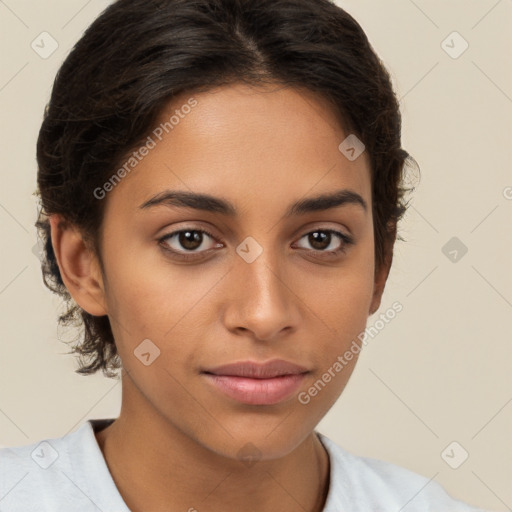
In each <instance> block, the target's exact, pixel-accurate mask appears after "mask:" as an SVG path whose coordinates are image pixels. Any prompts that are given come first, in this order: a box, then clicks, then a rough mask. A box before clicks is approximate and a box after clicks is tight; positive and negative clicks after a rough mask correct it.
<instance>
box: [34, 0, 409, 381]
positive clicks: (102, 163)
mask: <svg viewBox="0 0 512 512" xmlns="http://www.w3.org/2000/svg"><path fill="white" fill-rule="evenodd" d="M237 82H238V83H245V84H250V85H261V84H264V83H272V84H282V85H284V86H293V87H297V88H306V89H307V90H310V91H313V92H314V93H316V94H318V95H319V96H321V97H323V98H325V99H326V100H328V101H329V104H331V105H332V108H333V111H334V112H336V114H337V116H338V118H339V122H340V126H342V127H343V129H344V131H345V133H347V134H348V133H351V134H355V135H356V136H357V137H358V138H359V139H360V140H361V141H363V142H364V144H365V146H366V150H367V152H368V155H369V157H370V161H371V179H372V198H373V199H372V210H373V217H374V238H375V266H376V269H379V268H380V267H381V265H383V264H384V263H386V261H385V258H386V254H387V251H386V249H387V248H388V247H389V244H393V243H394V241H395V237H396V225H397V222H398V220H399V219H400V218H401V217H402V216H403V214H404V213H405V211H406V209H407V206H408V204H407V203H406V202H405V201H404V197H405V193H406V192H407V191H409V190H412V189H413V188H414V187H412V188H406V187H405V186H404V185H405V178H406V176H405V167H406V165H405V164H406V163H408V162H406V161H411V162H413V163H415V160H414V159H413V158H412V157H410V155H409V154H408V153H407V152H406V151H405V150H403V149H402V148H401V115H400V110H399V104H398V101H397V98H396V96H395V93H394V91H393V87H392V84H391V80H390V75H389V73H388V72H387V70H386V68H385V67H384V65H383V64H382V62H381V60H380V59H379V58H378V56H377V55H376V53H375V52H374V50H373V48H372V46H371V45H370V43H369V41H368V39H367V37H366V35H365V33H364V31H363V29H362V28H361V27H360V25H359V24H358V23H357V22H356V21H355V20H354V19H353V18H352V17H351V16H350V15H349V14H348V13H346V12H345V11H344V10H343V9H341V8H340V7H338V6H337V5H336V4H334V3H333V2H331V1H329V0H158V1H151V0H149V1H148V0H118V1H117V2H115V3H113V4H112V5H110V6H109V7H108V8H107V9H106V10H105V11H104V12H103V13H102V14H101V15H100V16H99V17H98V18H97V19H96V20H95V21H94V22H93V23H92V25H91V26H90V27H89V28H88V29H87V30H86V32H85V33H84V35H83V36H82V38H81V39H80V40H79V41H78V42H77V43H76V45H75V46H74V48H73V49H72V51H71V52H70V54H69V55H68V57H67V58H66V60H65V61H64V63H63V64H62V66H61V68H60V69H59V71H58V73H57V76H56V78H55V82H54V85H53V89H52V93H51V98H50V102H49V104H48V105H47V106H46V109H45V113H44V120H43V123H42V125H41V129H40V132H39V137H38V140H37V164H38V174H37V185H38V190H37V191H36V195H38V196H39V198H40V203H41V205H40V210H39V217H38V219H37V222H36V227H37V229H38V234H39V237H40V238H41V240H42V242H43V246H44V251H43V253H44V254H43V261H42V272H43V278H44V282H45V284H46V286H47V287H48V288H50V289H51V290H52V291H53V292H55V293H57V294H59V295H60V296H61V297H63V298H64V299H65V306H66V311H65V313H63V314H62V315H61V316H60V317H59V322H60V323H61V324H62V325H76V326H79V327H81V329H80V334H79V338H80V339H78V340H75V345H74V346H73V349H72V352H73V353H76V354H78V355H79V357H78V359H79V364H80V366H79V369H77V370H76V372H77V373H79V374H92V373H95V372H96V371H98V370H100V369H101V370H102V371H103V373H104V375H106V376H108V377H114V376H117V374H118V372H116V371H115V370H117V369H119V368H120V367H121V361H120V358H119V355H118V353H117V350H116V346H115V342H114V337H113V334H112V330H111V327H110V323H109V318H108V316H102V317H97V316H92V315H90V314H89V313H87V312H86V311H84V310H83V309H82V308H80V307H79V306H78V305H77V304H76V303H75V302H74V301H73V299H72V298H71V296H70V294H69V292H68V291H67V289H66V287H65V285H64V283H63V281H62V277H61V275H60V272H59V267H58V265H57V261H56V258H55V254H54V251H53V247H52V243H51V236H50V225H49V220H48V217H49V216H50V215H52V214H60V215H61V216H62V217H63V218H64V219H65V221H66V222H69V223H71V224H73V225H74V226H76V227H77V228H79V229H80V231H81V232H82V234H83V236H84V238H85V240H87V241H89V242H90V244H91V247H92V248H93V250H94V251H95V253H96V254H97V256H98V258H99V261H100V264H101V252H100V247H99V244H98V236H97V235H98V233H99V228H100V226H101V222H102V218H103V209H104V207H105V201H101V200H98V199H97V197H96V196H95V194H94V193H93V191H94V190H95V189H97V188H98V187H101V185H102V184H104V183H105V182H106V181H107V180H108V179H109V178H110V177H111V176H112V174H113V170H115V169H117V168H118V167H119V165H121V163H122V162H123V161H125V159H126V156H127V155H129V154H130V152H131V151H133V150H134V148H136V147H138V146H139V145H140V144H141V141H142V140H144V139H145V138H146V137H147V135H148V133H150V132H151V130H152V129H153V128H154V124H155V122H156V120H157V119H158V117H159V114H160V113H161V111H162V110H163V108H164V107H165V106H166V105H167V104H168V102H169V101H170V100H172V99H173V97H175V96H176V95H178V94H180V93H182V92H188V93H199V92H203V91H207V90H210V89H213V88H215V87H218V86H222V85H229V84H234V83H237ZM416 166H417V164H416ZM398 238H399V239H400V240H403V238H401V237H400V236H398Z"/></svg>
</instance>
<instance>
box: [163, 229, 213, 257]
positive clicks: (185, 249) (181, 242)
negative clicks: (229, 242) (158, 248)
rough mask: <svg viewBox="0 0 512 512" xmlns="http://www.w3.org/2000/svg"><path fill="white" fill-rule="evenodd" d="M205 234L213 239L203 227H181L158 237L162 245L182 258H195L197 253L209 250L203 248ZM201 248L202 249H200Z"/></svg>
mask: <svg viewBox="0 0 512 512" xmlns="http://www.w3.org/2000/svg"><path fill="white" fill-rule="evenodd" d="M205 235H206V237H208V238H211V239H215V238H214V236H213V235H212V234H211V233H210V232H208V231H206V230H204V229H181V230H180V231H174V232H173V233H169V234H168V235H165V236H164V237H162V238H160V240H159V242H160V244H161V245H162V247H163V248H164V249H165V250H167V251H170V252H172V253H174V254H175V255H176V256H177V257H179V258H183V259H191V258H196V257H197V255H198V254H202V253H207V252H209V251H210V250H211V248H210V249H208V248H205V245H208V244H205V243H204V242H205V238H206V237H205ZM213 247H222V244H219V243H217V244H213ZM201 248H202V250H200V249H201Z"/></svg>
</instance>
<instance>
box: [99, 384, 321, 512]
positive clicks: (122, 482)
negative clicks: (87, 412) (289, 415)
mask: <svg viewBox="0 0 512 512" xmlns="http://www.w3.org/2000/svg"><path fill="white" fill-rule="evenodd" d="M123 384H124V382H123ZM123 391H124V386H123ZM125 397H126V395H125V394H124V393H123V404H122V407H121V414H120V416H119V418H118V419H116V421H115V422H114V423H113V424H112V425H110V426H109V427H107V428H105V429H104V430H102V431H100V432H98V433H96V439H97V441H98V444H99V446H100V449H101V451H102V453H103V455H104V457H105V461H106V463H107V466H108V468H109V470H110V473H111V474H112V477H113V479H114V482H115V483H116V486H117V488H118V490H119V492H120V494H121V496H122V497H123V500H124V501H125V503H126V505H127V506H128V508H129V509H130V510H131V511H132V512H143V511H146V510H151V511H154V512H160V511H161V512H164V511H165V512H168V511H169V510H183V511H190V512H194V511H197V512H209V511H212V512H213V511H218V510H222V511H223V512H232V511H233V512H234V511H237V512H238V511H239V510H258V511H260V512H271V511H275V510H279V511H280V512H297V510H301V511H304V512H321V511H322V510H323V508H324V505H325V500H326V497H327V493H328V488H329V473H330V465H329V457H328V454H327V452H326V451H325V448H324V447H323V445H322V443H321V442H320V440H319V438H318V436H317V435H316V434H315V433H314V432H311V433H310V434H309V435H308V436H307V437H306V438H305V439H304V440H303V441H302V442H301V443H300V444H299V445H298V446H297V447H296V448H295V449H294V450H292V451H291V452H290V453H288V454H287V455H285V456H283V457H280V458H277V459H271V460H259V461H257V462H255V463H253V464H251V463H247V464H243V463H241V461H240V460H238V459H233V458H229V457H225V456H224V455H222V454H219V453H216V452H214V451H212V450H211V449H210V448H209V447H206V446H204V445H203V444H201V443H200V442H198V441H197V440H196V439H193V438H192V437H189V436H187V435H186V433H184V432H183V431H181V430H179V429H178V428H176V426H175V425H173V424H172V423H170V422H169V421H168V420H166V419H165V418H164V417H162V416H161V415H160V414H159V413H158V412H157V411H155V410H154V409H153V408H151V407H150V406H149V405H148V404H147V402H144V403H142V402H140V403H131V402H130V401H129V400H127V399H125ZM144 404H145V405H144ZM141 408H142V409H141Z"/></svg>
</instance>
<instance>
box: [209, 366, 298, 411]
mask: <svg viewBox="0 0 512 512" xmlns="http://www.w3.org/2000/svg"><path fill="white" fill-rule="evenodd" d="M203 375H205V376H206V377H207V379H208V381H209V382H210V383H212V384H213V385H214V386H215V387H216V388H217V389H219V390H220V391H222V392H223V393H224V394H225V395H227V396H229V397H230V398H233V399H234V400H237V401H238V402H242V403H244V404H251V405H273V404H277V403H279V402H282V401H283V400H286V399H287V398H289V397H290V396H291V395H293V394H294V393H295V392H296V391H297V390H298V389H299V387H300V385H301V384H302V381H303V380H304V377H305V376H306V374H305V373H300V374H295V375H283V376H280V377H274V378H272V379H250V378H247V377H235V376H231V375H212V374H209V373H204V374H203Z"/></svg>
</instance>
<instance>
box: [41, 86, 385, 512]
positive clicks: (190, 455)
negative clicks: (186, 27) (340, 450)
mask: <svg viewBox="0 0 512 512" xmlns="http://www.w3.org/2000/svg"><path fill="white" fill-rule="evenodd" d="M190 96H191V95H182V96H181V97H179V98H175V100H174V101H173V102H172V105H171V104H169V105H167V107H166V108H165V111H164V112H162V116H161V119H162V120H166V119H169V117H170V116H171V115H172V114H173V112H174V110H175V109H176V108H179V107H180V106H181V105H183V104H185V103H186V101H187V100H188V99H189V98H190ZM194 98H195V99H196V100H197V101H198V105H197V106H196V107H195V108H194V109H192V111H191V113H190V114H188V115H187V116H185V117H184V119H181V120H180V122H179V124H178V125H176V126H175V128H174V129H173V130H172V131H171V132H169V134H167V135H166V136H165V138H164V139H163V140H162V141H161V142H159V143H158V144H157V146H156V147H155V148H154V149H152V150H151V151H150V152H149V154H148V156H146V157H145V158H144V159H143V160H142V161H141V162H140V163H139V164H138V166H137V167H136V168H135V169H134V170H133V171H132V172H131V173H130V174H129V175H127V176H126V177H125V178H124V179H123V180H122V181H121V183H119V184H118V185H117V186H116V187H115V188H114V189H113V190H112V191H111V192H109V193H108V194H107V197H106V198H105V199H104V201H107V203H106V210H105V216H104V222H103V224H102V231H101V254H102V259H103V262H104V268H103V272H102V271H101V267H100V265H99V262H98V259H97V258H96V256H95V255H94V252H93V251H92V250H91V249H90V248H89V247H88V245H87V244H86V243H84V241H83V239H82V237H81V235H80V232H79V230H78V229H76V228H75V227H73V226H71V225H66V224H65V223H64V222H61V221H62V219H61V218H60V217H58V216H52V217H51V226H52V243H53V246H54V249H55V252H56V255H57V259H58V263H59V267H60V270H61V274H62V277H63V279H64V282H65V284H66V286H67V288H68V290H69V291H70V293H71V294H72V296H73V298H74V299H75V300H76V302H77V303H78V304H79V305H80V306H81V307H82V308H83V309H85V310H86V311H88V312H89V313H91V314H93V315H108V316H109V318H110V321H111V324H112V329H113V332H114V336H115V340H116V345H117V348H118V351H119V353H120V356H121V358H122V361H123V367H124V369H123V372H122V406H121V413H120V416H119V418H118V419H117V420H116V421H115V422H114V423H113V425H111V426H110V427H108V428H106V429H105V430H103V431H101V432H99V433H97V434H96V437H97V440H98V443H99V446H100V448H101V450H102V452H103V454H104V457H105V460H106V462H107V465H108V467H109V469H110V471H111V473H112V476H113V478H114V480H115V483H116V485H117V487H118V489H119V492H120V493H121V495H122V497H123V499H124V500H125V502H126V503H127V505H128V507H129V508H130V509H131V510H132V511H134V512H142V511H143V510H151V511H154V512H159V511H162V512H163V511H164V510H165V511H166V512H167V511H169V510H183V511H187V510H191V511H192V510H194V509H196V510H197V511H199V512H207V511H218V510H223V512H230V511H235V510H236V511H239V510H258V511H261V512H267V511H268V512H270V511H275V510H280V511H281V512H296V511H297V510H304V511H308V512H320V511H321V510H322V508H323V506H324V504H325V499H326V496H327V492H328V487H329V471H330V464H329V457H328V455H327V453H326V451H325V449H324V448H323V446H322V444H321V442H320V441H319V439H318V437H317V436H316V434H315V432H314V429H315V427H316V425H317V424H318V422H319V421H320V420H321V419H322V417H323V416H324V415H325V414H326V413H327V411H328V410H329V409H330V408H331V406H332V405H333V404H334V402H335V401H336V400H337V398H338V397H339V395H340V394H341V392H342V391H343V389H344V387H345V385H346V383H347V381H348V379H349V377H350V375H351V373H352V371H353V368H354V365H355V363H356V360H357V356H354V358H353V359H352V361H350V362H349V363H348V365H347V366H346V367H344V368H343V370H342V371H341V372H339V373H337V374H336V377H335V378H333V379H332V380H331V382H329V383H328V384H327V385H326V386H325V388H324V389H323V390H322V391H321V392H319V393H318V395H317V396H315V397H314V398H312V399H311V401H310V402H309V403H308V404H307V405H304V404H301V403H300V402H299V400H298V399H297V394H294V395H293V396H292V397H291V398H289V399H287V400H285V401H283V402H281V403H278V404H275V405H247V404H242V403H240V402H237V401H235V400H233V399H231V398H228V397H226V396H225V395H224V394H222V393H220V392H219V391H218V390H217V389H216V388H214V387H213V386H211V385H210V384H209V382H207V381H206V379H205V377H204V375H202V374H201V373H200V372H201V370H202V369H204V368H211V367H213V366H218V365H221V364H226V363H231V362H236V361H246V360H252V361H258V362H265V361H269V360H271V359H274V358H281V359H285V360H288V361H291V362H294V363H296V364H299V365H302V366H305V367H306V368H307V369H309V370H310V373H309V374H308V375H307V376H306V378H305V380H304V382H303V384H302V385H301V388H300V390H299V391H307V390H308V388H310V387H311V386H312V385H313V384H314V383H315V382H316V381H317V380H318V379H320V378H321V376H322V374H323V373H324V372H325V371H327V369H328V368H329V367H332V365H333V364H334V362H335V361H336V359H337V357H338V356H340V355H343V353H344V352H345V351H346V350H347V349H348V348H349V347H350V345H351V343H352V341H353V340H356V339H357V335H358V334H359V333H361V332H362V331H364V329H365V326H366V322H367V319H368V316H369V315H370V314H372V313H374V312H375V311H376V310H377V309H378V307H379V305H380V301H381V296H382V293H383V291H384V285H385V282H386V279H387V276H388V272H389V268H390V265H391V260H392V244H391V247H390V248H389V254H388V260H387V264H386V265H385V266H383V267H382V268H381V269H378V272H375V266H374V265H375V262H374V238H373V218H372V209H371V206H370V205H371V201H372V197H371V181H370V167H369V159H368V155H367V154H366V153H363V155H361V156H360V157H359V158H357V159H356V160H355V161H349V160H348V159H347V158H345V157H344V155H343V154H342V153H341V152H340V151H339V149H338V146H339V144H340V143H341V142H342V141H343V140H344V139H345V138H346V137H347V135H348V134H347V133H344V131H343V130H342V128H341V126H340V123H339V122H338V120H337V119H336V117H335V115H334V113H333V111H332V108H331V107H330V106H329V105H328V104H327V103H326V102H325V101H324V100H323V99H322V98H319V97H317V96H315V95H314V94H313V93H311V92H307V91H302V90H299V89H295V88H284V87H282V86H281V87H275V86H274V87H266V88H254V87H248V86H245V85H241V84H235V85H230V86H223V87H220V88H217V89H215V90H213V91H210V92H203V93H200V94H195V95H194ZM166 189H172V190H184V191H194V192H202V193H207V194H211V195H214V196H217V197H222V198H224V199H226V200H229V201H230V202H232V203H233V205H234V206H235V208H236V210H237V215H236V216H235V217H233V218H230V217H227V216H223V215H220V214H218V213H211V212H203V211H199V210H194V209H191V208H179V207H176V206H173V207H169V206H165V205H160V206H157V207H154V208H149V209H141V208H139V206H140V205H141V204H143V203H144V202H145V201H147V200H148V199H150V198H152V197H153V196H155V195H156V194H158V193H161V192H163V191H165V190H166ZM340 189H350V190H352V191H354V192H356V193H358V194H359V195H360V196H361V197H362V198H364V200H365V201H366V203H367V204H368V206H369V208H368V210H367V211H365V210H364V209H363V208H362V207H360V206H358V205H356V204H346V205H343V206H341V207H337V208H333V209H329V210H325V211H317V212H312V213H307V214H305V215H301V216H295V217H291V218H284V212H285V211H286V210H287V208H288V206H289V205H291V204H292V203H293V202H295V201H297V200H299V199H303V198H305V197H312V196H316V195H319V194H322V193H332V192H333V191H336V190H340ZM184 228H188V229H194V230H197V229H207V230H208V231H211V232H212V234H213V235H214V237H215V238H210V237H209V236H208V235H203V242H202V243H201V244H199V243H197V245H196V247H198V249H195V253H196V255H198V259H196V260H195V261H194V260H193V261H189V262H183V261H182V260H179V259H177V258H176V257H173V256H171V253H169V252H168V251H166V250H165V249H164V248H163V244H165V243H167V247H171V248H173V249H174V250H176V251H178V252H181V253H185V252H187V246H183V245H180V243H179V239H178V237H177V236H176V237H174V239H173V240H172V241H171V240H167V242H160V241H159V240H160V239H161V237H162V236H164V235H166V234H170V233H172V232H176V231H178V230H180V229H184ZM325 229H334V230H337V231H339V232H342V233H344V234H347V235H350V236H352V237H353V239H354V241H355V243H354V244H353V245H347V246H346V251H345V252H344V253H342V254H340V255H338V256H335V257H325V254H324V253H325V251H326V250H335V249H337V248H339V247H340V246H342V244H343V241H340V239H339V238H337V237H336V236H334V235H333V236H332V237H331V242H330V244H329V243H328V242H327V243H326V244H324V246H323V247H324V248H322V246H321V245H318V244H317V245H314V240H312V239H311V237H308V236H307V235H308V234H309V233H311V232H315V230H325ZM248 236H251V237H253V238H254V239H255V240H256V241H257V242H258V244H259V245H260V246H261V247H262V248H263V252H262V254H261V255H260V256H259V257H258V258H257V259H256V260H255V261H254V262H252V263H248V262H247V261H245V260H244V259H243V258H241V257H240V256H239V255H238V254H237V252H236V248H237V247H238V246H239V245H240V244H241V243H242V242H243V241H244V239H245V238H246V237H248ZM217 244H220V247H219V246H217ZM327 245H329V247H327ZM193 251H194V250H193ZM322 251H324V252H322ZM188 252H189V253H190V252H191V250H190V249H189V250H188ZM206 254H208V255H206ZM323 256H324V257H323ZM145 339H150V340H151V341H152V342H153V343H154V344H155V345H156V346H157V347H158V348H159V349H160V355H159V357H157V358H156V359H155V360H154V361H153V362H152V363H151V364H150V365H148V366H145V365H144V364H142V363H141V361H140V360H139V359H138V358H137V357H136V356H135V355H134V350H135V349H136V348H137V346H138V345H139V344H140V343H141V342H142V340H145ZM248 443H252V445H254V446H255V447H257V449H258V450H259V454H260V455H259V457H260V458H259V460H258V461H257V462H256V463H255V464H253V465H251V466H250V467H249V466H248V465H247V464H244V463H243V462H242V461H241V460H240V457H239V455H238V452H239V450H240V449H242V448H243V447H244V446H246V445H247V444H248Z"/></svg>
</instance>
